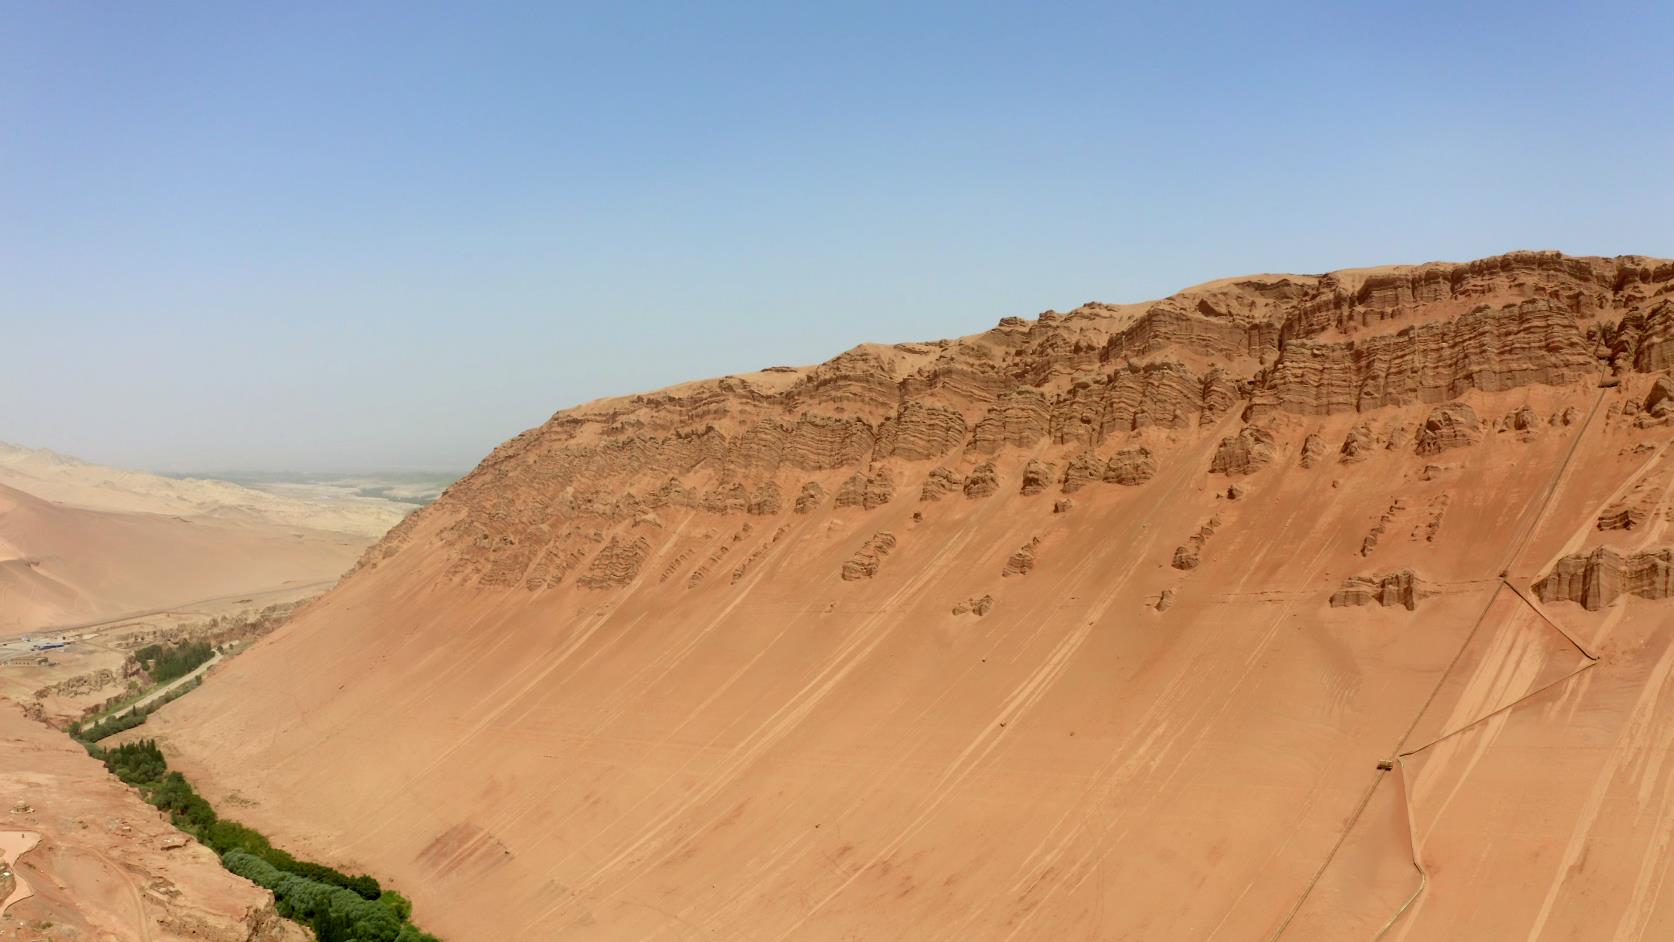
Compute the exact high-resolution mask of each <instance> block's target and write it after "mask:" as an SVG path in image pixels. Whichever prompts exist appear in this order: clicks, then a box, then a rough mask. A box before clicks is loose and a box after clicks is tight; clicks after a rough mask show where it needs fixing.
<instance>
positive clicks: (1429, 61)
mask: <svg viewBox="0 0 1674 942" xmlns="http://www.w3.org/2000/svg"><path fill="white" fill-rule="evenodd" d="M0 13H3V14H4V17H5V23H6V28H5V29H4V30H0V344H3V347H4V349H5V351H6V354H5V357H4V359H3V361H0V362H3V363H4V368H3V369H0V395H3V396H4V399H5V402H6V407H5V408H4V409H3V410H0V439H3V440H12V441H20V442H23V443H26V444H32V445H44V446H48V447H53V448H56V449H59V450H63V451H67V452H70V453H74V454H79V455H82V456H83V457H87V458H90V459H93V460H97V461H103V462H109V463H116V464H123V465H129V466H137V467H153V468H168V469H191V468H232V467H238V468H254V469H269V470H279V469H293V470H323V469H369V468H412V469H429V468H446V469H451V468H466V467H469V466H471V465H473V464H474V463H475V462H476V461H477V460H478V459H479V458H480V457H481V456H482V455H483V454H484V453H486V452H487V450H488V449H489V448H491V447H493V445H495V444H496V443H498V442H499V441H501V440H503V439H505V438H507V437H509V436H511V435H513V434H515V433H516V432H518V431H519V430H521V429H523V428H526V427H528V426H531V425H534V424H538V423H539V422H541V421H543V420H544V419H545V418H546V417H547V416H548V415H549V414H551V413H552V412H553V411H554V410H556V409H559V408H561V407H564V406H567V405H572V404H574V403H577V402H581V401H585V400H587V399H591V398H595V397H597V396H602V395H612V394H619V393H627V392H634V391H638V390H642V389H647V388H652V387H656V386H661V385H666V384H669V383H672V382H677V381H680V380H684V379H690V378H695V377H698V376H708V375H718V374H723V373H728V372H735V371H742V370H748V369H754V368H759V367H762V366H768V365H773V364H778V363H805V362H814V361H818V360H822V359H825V358H827V357H829V356H831V355H834V354H836V353H838V352H840V351H841V350H843V349H846V348H848V347H850V346H853V345H854V344H855V343H858V342H861V341H867V340H874V341H903V340H914V339H930V338H937V337H944V336H954V335H959V334H964V333H972V332H975V331H978V330H981V329H984V328H986V327H988V326H990V325H991V324H993V322H995V321H996V320H998V319H999V318H1000V317H1002V316H1005V315H1010V314H1021V315H1031V314H1034V313H1036V312H1038V311H1040V310H1043V309H1046V308H1057V309H1060V310H1062V309H1067V308H1069V307H1073V306H1074V305H1076V304H1078V303H1080V302H1082V301H1086V300H1089V299H1100V300H1108V301H1130V300H1139V299H1143V298H1149V297H1156V296H1161V295H1165V294H1168V293H1170V292H1172V291H1174V290H1177V289H1179V288H1182V287H1185V286H1187V285H1190V284H1193V283H1196V282H1200V281H1204V280H1207V279H1210V278H1217V277H1223V276H1227V275H1233V274H1241V273H1247V272H1254V271H1304V272H1311V271H1325V270H1329V269H1332V268H1340V267H1346V266H1353V265H1368V264H1383V263H1393V262H1421V261H1427V260H1431V259H1438V258H1442V259H1466V258H1474V257H1479V256H1482V255H1489V254H1494V253H1497V252H1502V251H1506V250H1510V249H1514V248H1555V249H1561V250H1563V251H1567V252H1573V253H1580V254H1606V255H1614V254H1622V253H1638V254H1649V255H1663V256H1674V182H1671V180H1670V167H1671V166H1674V159H1671V158H1674V121H1671V120H1669V115H1670V111H1671V108H1674V58H1671V56H1674V53H1671V51H1670V50H1671V49H1674V5H1671V4H1667V3H1661V4H1646V5H1643V6H1630V5H1617V6H1609V7H1593V8H1584V7H1580V6H1574V5H1569V6H1559V5H1555V4H1553V5H1546V4H1539V3H1516V4H1511V3H1505V4H1501V3H1476V4H1398V3H1397V4H1388V3H1385V4H1370V3H1366V4H1281V5H1268V4H1259V5H1258V4H1242V3H1216V4H1145V5H1133V6H1123V5H1119V4H1110V3H1104V4H1085V5H1074V4H1028V5H1025V4H1007V5H999V4H992V5H990V4H960V5H951V4H949V5H941V4H910V5H909V4H899V3H894V4H860V3H845V4H832V3H807V4H781V5H765V4H764V5H759V6H752V5H741V4H725V3H713V4H695V3H684V4H596V5H594V4H589V5H564V4H559V3H535V4H526V5H524V4H506V3H501V4H465V3H459V4H451V5H443V4H432V3H417V2H402V3H370V2H357V3H300V2H287V3H262V4H235V3H224V4H218V3H195V4H174V3H144V4H139V3H98V4H95V3H73V2H65V3H39V2H33V0H31V2H10V0H4V2H0Z"/></svg>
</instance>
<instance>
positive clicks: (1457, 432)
mask: <svg viewBox="0 0 1674 942" xmlns="http://www.w3.org/2000/svg"><path fill="white" fill-rule="evenodd" d="M1481 432H1482V427H1481V425H1480V424H1479V423H1478V422H1477V420H1476V410H1474V409H1472V408H1471V407H1470V406H1467V405H1465V404H1464V403H1462V402H1450V403H1448V404H1446V405H1443V406H1437V407H1436V408H1434V409H1432V410H1430V414H1429V415H1427V416H1425V418H1424V424H1423V425H1421V426H1419V428H1418V445H1417V450H1418V453H1419V454H1421V455H1439V454H1441V453H1442V452H1444V451H1447V450H1448V449H1449V448H1463V447H1465V446H1467V445H1472V444H1475V443H1476V440H1477V439H1478V438H1479V437H1480V436H1481Z"/></svg>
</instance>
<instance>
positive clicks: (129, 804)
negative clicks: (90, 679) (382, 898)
mask: <svg viewBox="0 0 1674 942" xmlns="http://www.w3.org/2000/svg"><path fill="white" fill-rule="evenodd" d="M0 743H3V747H0V802H3V803H4V812H0V813H3V814H4V816H3V817H0V856H3V857H4V860H3V861H0V864H3V865H0V911H3V912H4V914H5V915H4V916H3V917H0V940H4V942H38V940H42V939H53V940H58V939H88V940H124V942H125V940H130V939H134V940H147V942H188V940H190V942H300V940H301V939H303V938H304V937H305V935H306V934H305V933H303V932H301V931H300V930H298V929H297V927H296V926H295V925H293V924H291V923H288V922H286V921H284V920H282V919H280V918H279V916H278V915H277V914H276V913H275V912H274V910H273V897H272V896H270V895H269V894H268V893H267V892H266V891H265V890H262V889H260V888H258V887H256V886H253V885H251V884H250V883H248V882H246V881H244V880H242V879H240V878H238V877H236V876H233V875H232V874H230V873H228V872H227V871H225V870H223V869H221V864H220V862H219V861H217V860H216V859H215V854H214V853H213V852H212V851H209V850H207V849H206V848H204V847H202V846H200V845H198V844H197V843H196V842H194V841H192V840H190V839H189V838H187V837H186V836H185V835H183V834H181V833H180V832H179V831H176V830H175V829H174V827H173V826H172V825H170V824H169V823H168V821H167V819H165V818H164V817H163V816H162V814H161V813H160V812H158V811H157V809H155V808H153V807H151V806H150V805H148V804H146V803H145V802H144V801H142V800H141V799H140V797H139V796H138V795H137V794H135V793H134V791H133V790H132V789H130V788H129V787H128V786H126V785H124V784H122V783H121V782H120V781H118V780H117V779H116V778H115V777H114V776H112V775H111V774H110V773H108V772H106V771H105V767H104V766H103V765H101V764H100V763H99V761H98V760H97V759H94V758H93V757H92V756H89V755H88V754H87V753H86V752H85V751H84V750H83V749H82V747H81V746H80V745H78V744H77V743H76V742H75V741H73V740H71V739H70V738H69V737H68V736H65V735H64V734H63V733H60V732H59V731H57V730H55V729H50V728H48V727H46V726H44V725H42V724H40V723H37V722H35V721H33V720H31V719H28V718H26V717H25V716H24V715H23V713H22V712H21V711H20V710H19V709H18V708H17V707H16V706H15V705H13V704H11V703H8V702H6V701H4V700H0Z"/></svg>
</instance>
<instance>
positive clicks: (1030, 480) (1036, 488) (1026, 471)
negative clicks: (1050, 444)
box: [1018, 458, 1058, 497]
mask: <svg viewBox="0 0 1674 942" xmlns="http://www.w3.org/2000/svg"><path fill="white" fill-rule="evenodd" d="M1057 473H1058V469H1057V466H1056V465H1053V464H1052V463H1051V462H1048V461H1042V460H1040V459H1039V458H1030V459H1029V463H1028V464H1027V465H1025V466H1024V467H1023V487H1022V488H1021V489H1019V491H1018V493H1020V494H1022V495H1023V496H1025V497H1027V496H1029V495H1031V494H1039V493H1040V492H1041V491H1044V490H1046V489H1047V488H1049V487H1051V486H1052V482H1053V479H1054V478H1055V477H1056V476H1057Z"/></svg>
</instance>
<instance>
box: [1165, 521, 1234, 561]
mask: <svg viewBox="0 0 1674 942" xmlns="http://www.w3.org/2000/svg"><path fill="white" fill-rule="evenodd" d="M1220 527H1221V518H1219V517H1211V518H1210V519H1209V521H1208V522H1207V523H1204V524H1203V525H1202V526H1200V527H1198V528H1197V532H1196V533H1193V534H1192V535H1191V536H1190V537H1188V538H1187V539H1186V542H1185V543H1182V544H1181V545H1179V546H1177V547H1175V548H1174V558H1173V559H1171V560H1169V565H1170V566H1173V567H1174V568H1175V569H1196V568H1197V567H1198V564H1199V563H1200V562H1202V558H1203V556H1202V554H1203V547H1204V546H1205V545H1206V544H1207V543H1208V542H1209V538H1210V537H1213V536H1214V535H1215V531H1216V530H1218V529H1220Z"/></svg>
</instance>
